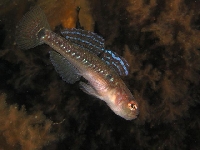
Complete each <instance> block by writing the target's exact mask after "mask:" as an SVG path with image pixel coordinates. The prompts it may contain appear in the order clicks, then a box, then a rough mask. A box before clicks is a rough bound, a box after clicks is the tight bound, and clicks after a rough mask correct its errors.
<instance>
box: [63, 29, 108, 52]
mask: <svg viewBox="0 0 200 150" xmlns="http://www.w3.org/2000/svg"><path fill="white" fill-rule="evenodd" d="M61 34H62V35H63V36H64V37H65V38H66V39H67V40H70V41H71V42H73V43H75V44H76V45H78V46H80V47H83V48H86V49H88V50H90V51H92V52H93V53H95V54H97V55H98V54H100V53H101V52H102V51H103V50H104V39H103V38H102V37H101V36H99V35H97V34H96V33H94V32H91V31H86V30H81V29H76V28H73V29H65V30H63V31H61Z"/></svg>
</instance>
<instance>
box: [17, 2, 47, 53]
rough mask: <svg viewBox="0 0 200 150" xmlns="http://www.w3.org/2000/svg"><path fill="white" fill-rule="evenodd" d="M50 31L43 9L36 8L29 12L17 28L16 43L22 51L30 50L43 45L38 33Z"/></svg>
mask: <svg viewBox="0 0 200 150" xmlns="http://www.w3.org/2000/svg"><path fill="white" fill-rule="evenodd" d="M44 28H45V29H50V26H49V24H48V22H47V19H46V16H45V14H44V12H43V11H42V9H41V8H40V7H38V6H35V7H34V8H33V9H31V10H30V11H29V12H27V13H26V14H25V15H24V17H23V18H22V19H21V21H20V22H19V24H18V25H17V26H16V34H15V36H16V43H17V45H18V46H19V48H21V49H30V48H33V47H35V46H37V45H40V44H42V43H43V42H42V41H41V40H40V37H41V35H40V36H38V33H39V31H40V30H41V29H44Z"/></svg>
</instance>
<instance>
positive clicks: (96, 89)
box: [16, 7, 139, 120]
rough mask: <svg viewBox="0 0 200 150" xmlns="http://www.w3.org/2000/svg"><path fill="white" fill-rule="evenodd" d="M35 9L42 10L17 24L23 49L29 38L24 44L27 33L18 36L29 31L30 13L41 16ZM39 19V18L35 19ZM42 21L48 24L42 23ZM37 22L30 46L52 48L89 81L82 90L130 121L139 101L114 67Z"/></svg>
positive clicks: (135, 114)
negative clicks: (41, 45) (43, 45)
mask: <svg viewBox="0 0 200 150" xmlns="http://www.w3.org/2000/svg"><path fill="white" fill-rule="evenodd" d="M36 11H37V12H36ZM38 11H41V9H40V8H38V7H37V8H34V9H33V10H31V11H30V12H28V14H27V15H25V17H24V18H23V20H22V22H20V24H19V25H18V27H17V36H16V38H21V39H20V40H17V44H18V45H19V46H20V45H23V48H24V49H26V47H28V48H30V47H31V45H29V43H28V44H27V41H28V39H26V43H25V44H24V43H23V39H25V38H26V36H24V37H20V36H23V35H26V34H25V33H24V32H23V31H26V32H27V31H28V30H32V29H29V28H30V27H29V26H26V24H28V23H27V22H26V18H27V19H29V20H30V16H31V17H34V14H37V15H38V14H39V15H43V12H42V11H41V12H38ZM26 16H28V17H26ZM41 18H42V17H41ZM33 19H34V18H33ZM29 20H28V21H29ZM36 20H37V19H35V21H36ZM40 20H41V19H38V21H40ZM45 24H47V23H46V22H45ZM37 25H40V26H41V27H40V28H38V27H37V28H36V29H35V30H36V31H35V33H31V34H34V36H32V37H30V39H29V40H32V41H31V42H32V43H33V39H31V38H36V39H37V40H35V41H37V42H38V43H34V44H32V45H33V47H35V46H37V45H39V44H41V43H45V44H47V45H49V46H50V47H52V48H53V49H54V50H55V51H56V52H58V53H59V54H60V55H62V56H63V57H64V58H66V59H67V60H68V61H69V62H70V63H71V64H72V65H74V67H76V68H77V70H78V71H79V74H80V75H81V76H83V77H84V78H85V79H86V80H87V81H88V82H89V84H86V83H81V87H82V89H83V91H85V92H86V93H88V94H90V95H93V96H95V97H97V98H99V99H101V100H104V101H105V102H106V103H107V104H108V106H109V107H110V108H111V109H112V110H113V112H114V113H115V114H117V115H119V116H121V117H122V118H124V119H126V120H132V119H135V118H136V117H137V115H138V113H139V108H138V103H137V101H136V100H135V99H134V97H133V95H132V94H131V92H130V91H129V90H128V88H127V87H126V85H125V84H124V82H123V81H122V80H121V78H120V77H119V75H118V74H117V73H116V72H115V71H114V70H113V68H111V67H110V66H109V65H108V64H107V63H106V62H105V61H103V60H102V59H100V58H99V57H98V56H97V55H95V54H94V53H92V52H91V51H89V50H87V49H84V48H82V47H81V46H78V45H76V44H74V43H73V42H71V41H69V40H66V39H65V38H63V37H61V36H59V35H57V34H56V33H54V32H52V31H51V30H49V29H48V28H46V27H45V26H42V25H43V24H40V23H38V24H37ZM32 26H33V25H32ZM37 29H38V31H37ZM19 30H20V31H19ZM32 31H33V30H32ZM27 33H28V32H27ZM24 45H25V46H24ZM26 45H29V46H26Z"/></svg>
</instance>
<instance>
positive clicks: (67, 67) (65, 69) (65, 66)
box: [49, 51, 81, 84]
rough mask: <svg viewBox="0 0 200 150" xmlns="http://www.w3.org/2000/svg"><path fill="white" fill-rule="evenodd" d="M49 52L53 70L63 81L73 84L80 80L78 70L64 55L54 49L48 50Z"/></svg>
mask: <svg viewBox="0 0 200 150" xmlns="http://www.w3.org/2000/svg"><path fill="white" fill-rule="evenodd" d="M49 53H50V60H51V62H52V64H53V66H54V68H55V70H56V71H57V72H58V74H59V75H60V76H61V77H62V79H63V80H64V81H65V82H67V83H71V84H73V83H75V82H76V81H78V80H80V77H81V75H80V73H79V71H78V70H77V69H76V68H75V67H74V66H73V65H72V64H71V63H70V62H69V61H68V60H67V59H66V58H65V57H63V56H62V55H60V54H59V53H57V52H55V51H50V52H49Z"/></svg>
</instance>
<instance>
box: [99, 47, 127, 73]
mask: <svg viewBox="0 0 200 150" xmlns="http://www.w3.org/2000/svg"><path fill="white" fill-rule="evenodd" d="M101 58H102V60H104V61H105V62H106V63H107V64H108V65H110V66H112V67H113V68H114V70H115V71H116V72H117V73H118V74H119V75H121V76H127V75H128V69H129V64H128V62H127V61H126V60H125V59H124V58H123V57H122V56H120V55H118V54H117V53H115V52H113V51H111V50H105V51H104V52H103V53H102V54H101Z"/></svg>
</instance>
